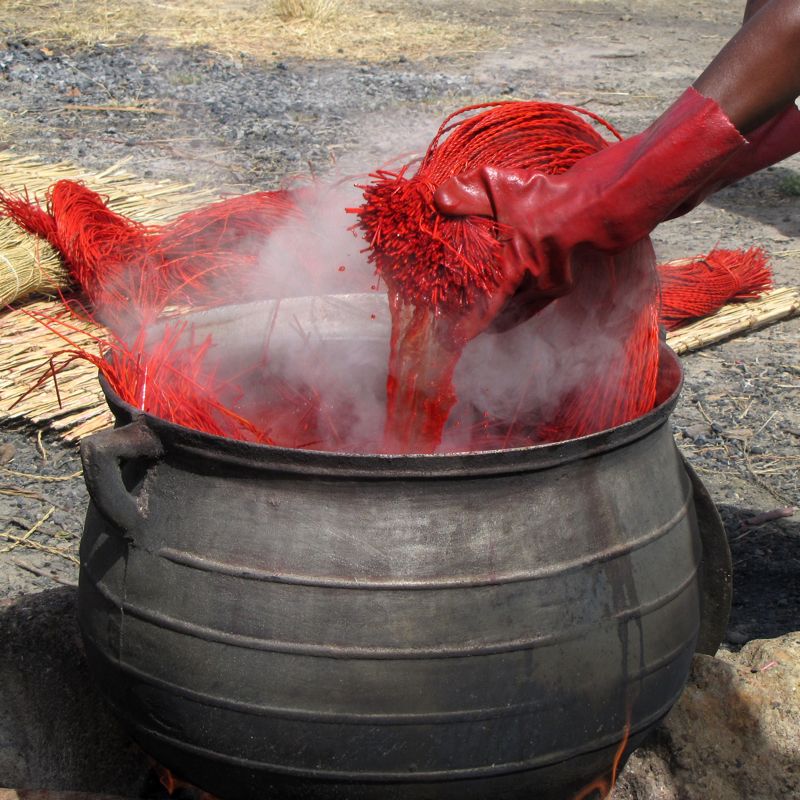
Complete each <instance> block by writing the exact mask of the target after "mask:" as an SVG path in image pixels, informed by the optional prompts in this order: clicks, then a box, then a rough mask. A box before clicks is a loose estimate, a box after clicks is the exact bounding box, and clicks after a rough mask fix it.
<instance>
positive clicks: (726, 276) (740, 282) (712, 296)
mask: <svg viewBox="0 0 800 800" xmlns="http://www.w3.org/2000/svg"><path fill="white" fill-rule="evenodd" d="M658 278H659V282H660V284H661V312H660V316H661V324H662V325H663V326H664V327H665V328H666V329H667V330H668V331H671V330H675V328H679V327H680V326H681V325H685V324H686V323H687V322H691V321H692V320H694V319H700V318H701V317H706V316H708V315H710V314H714V313H716V312H717V311H719V309H720V308H722V306H724V305H725V304H726V303H731V302H737V301H743V300H754V299H756V298H757V297H760V296H761V295H762V294H763V293H764V292H767V291H769V290H770V289H771V288H772V272H771V271H770V268H769V265H768V263H767V254H766V253H765V252H764V250H762V249H761V248H760V247H752V248H750V249H749V250H745V251H742V250H712V251H711V252H710V253H708V254H707V255H704V256H697V257H695V258H688V259H682V260H680V261H669V262H667V263H666V264H661V265H660V266H659V267H658Z"/></svg>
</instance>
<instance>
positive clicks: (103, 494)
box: [81, 417, 164, 533]
mask: <svg viewBox="0 0 800 800" xmlns="http://www.w3.org/2000/svg"><path fill="white" fill-rule="evenodd" d="M163 452H164V448H163V446H162V444H161V440H160V439H159V438H158V437H157V436H156V435H155V434H154V433H153V432H152V431H151V430H150V428H148V427H147V423H146V422H145V421H144V418H143V417H139V418H138V419H136V420H134V421H133V422H131V423H130V424H129V425H125V426H124V427H122V428H110V429H109V430H105V431H100V432H99V433H94V434H92V435H91V436H87V437H86V438H85V439H82V440H81V461H82V462H83V479H84V480H85V481H86V487H87V489H88V490H89V496H90V497H91V498H92V502H93V503H94V504H95V505H96V506H97V508H98V509H99V510H100V511H101V512H102V514H103V515H104V516H105V517H107V518H108V519H109V520H111V522H113V523H114V524H115V525H116V526H117V527H119V528H120V529H121V530H122V531H123V532H125V533H128V532H130V531H133V530H134V529H135V528H137V527H138V526H139V523H140V522H141V521H142V520H143V519H144V514H143V512H142V509H141V507H140V505H139V502H138V500H137V498H136V496H135V495H133V494H131V493H130V492H129V491H128V489H127V488H126V486H125V484H124V483H123V480H122V462H123V461H126V460H129V459H132V458H157V457H158V456H160V455H161V454H162V453H163Z"/></svg>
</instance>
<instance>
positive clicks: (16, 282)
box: [0, 219, 70, 306]
mask: <svg viewBox="0 0 800 800" xmlns="http://www.w3.org/2000/svg"><path fill="white" fill-rule="evenodd" d="M69 285H70V276H69V272H68V271H67V268H66V267H65V266H64V264H63V262H62V261H61V258H60V256H59V255H58V253H56V251H55V250H54V249H53V248H52V247H51V246H50V245H49V244H48V243H47V242H44V241H42V240H41V239H40V238H38V237H36V236H31V235H29V234H27V233H24V232H23V231H21V230H20V229H19V228H18V227H17V226H16V225H15V224H14V223H13V222H11V221H10V220H5V219H3V220H0V306H5V305H8V304H9V303H13V302H14V301H15V300H20V299H22V298H25V297H28V296H29V295H32V294H40V295H50V296H53V295H56V294H58V292H59V291H61V290H62V289H65V288H67V287H68V286H69Z"/></svg>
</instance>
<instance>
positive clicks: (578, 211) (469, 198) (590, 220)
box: [435, 89, 746, 330]
mask: <svg viewBox="0 0 800 800" xmlns="http://www.w3.org/2000/svg"><path fill="white" fill-rule="evenodd" d="M745 145H746V142H745V140H744V138H743V137H742V136H741V134H740V133H739V132H738V131H737V130H736V128H735V127H734V126H733V124H732V123H731V122H730V120H729V119H728V118H727V116H726V115H725V113H724V112H723V111H722V109H721V108H720V107H719V105H718V104H717V103H716V102H714V101H713V100H710V99H708V98H705V97H703V96H702V95H700V94H699V93H698V92H696V91H695V90H694V89H687V90H686V92H684V94H683V95H682V96H681V97H680V98H679V99H678V100H677V101H676V102H675V103H674V104H673V105H672V106H671V107H670V108H669V109H668V110H667V111H666V112H665V113H664V114H663V115H662V116H661V117H659V119H658V120H656V121H655V122H654V123H653V124H652V125H651V126H650V127H649V128H647V129H646V130H645V131H644V132H643V133H640V134H638V135H637V136H633V137H631V138H630V139H626V140H624V141H622V142H619V143H616V144H613V145H611V146H609V147H608V148H606V149H605V150H601V151H600V152H599V153H596V154H594V155H591V156H589V157H587V158H585V159H583V160H581V161H579V162H578V163H577V164H575V165H574V166H573V167H572V168H571V169H570V170H568V171H567V172H565V173H563V174H561V175H555V176H553V175H543V174H541V173H534V172H531V171H526V170H503V169H498V168H495V167H482V168H480V169H477V170H473V171H471V172H467V173H465V174H463V175H457V176H455V177H454V178H451V179H450V180H448V181H446V182H445V183H444V184H442V186H440V187H439V189H438V191H437V192H436V195H435V201H436V205H437V207H438V209H439V211H441V212H442V213H444V214H448V215H452V216H465V215H472V214H475V215H479V216H491V217H494V218H495V219H496V220H497V221H498V222H500V223H503V224H504V225H506V226H508V227H509V229H510V231H511V233H510V234H509V238H508V240H507V241H506V242H505V245H504V248H503V252H502V256H501V264H500V265H499V267H500V269H502V271H503V273H504V277H505V278H506V285H507V286H508V287H509V292H508V294H509V296H510V295H511V294H513V293H514V291H515V290H516V289H520V287H521V290H522V292H521V294H520V296H519V297H518V298H515V300H516V302H514V303H511V304H510V305H508V306H507V308H506V310H502V311H500V313H499V315H498V317H497V319H496V320H495V323H494V325H493V327H494V329H495V330H504V329H506V328H508V327H511V326H512V325H514V324H517V323H519V322H521V321H523V320H524V319H527V317H529V316H531V314H533V313H535V312H536V311H538V310H540V309H541V308H543V307H544V305H546V304H547V303H549V302H550V301H551V300H553V299H555V298H556V297H559V296H561V295H563V294H566V293H567V292H568V291H569V290H570V288H571V287H572V267H571V260H572V256H573V253H575V252H576V251H577V250H578V249H579V248H580V249H583V248H595V249H598V250H602V251H604V252H608V253H615V252H620V251H622V250H624V249H626V248H627V247H630V246H631V245H633V244H634V243H635V242H637V241H639V240H640V239H643V238H644V237H646V236H647V235H648V234H649V233H650V231H651V230H652V229H653V228H654V227H655V226H656V225H658V223H659V222H661V221H663V220H664V219H666V218H667V217H669V216H670V214H671V213H673V212H674V211H675V209H676V208H678V206H679V205H680V204H681V203H682V202H684V201H685V200H686V198H687V197H689V196H690V195H691V194H692V193H693V192H697V190H698V188H699V187H701V186H704V185H705V184H706V183H707V182H708V181H710V180H711V179H712V178H713V176H714V175H716V174H717V173H718V172H719V171H720V170H721V169H722V168H723V167H724V166H725V165H726V164H727V162H729V161H730V159H731V158H733V157H734V155H736V154H737V153H738V152H740V151H741V149H742V148H743V147H745ZM495 300H496V299H495Z"/></svg>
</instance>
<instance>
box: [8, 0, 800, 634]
mask: <svg viewBox="0 0 800 800" xmlns="http://www.w3.org/2000/svg"><path fill="white" fill-rule="evenodd" d="M405 5H407V6H410V7H412V8H413V6H414V4H413V3H410V2H409V3H405ZM436 13H437V14H439V15H440V16H442V17H443V18H446V17H447V16H448V15H450V16H452V17H456V16H460V17H462V18H465V19H475V20H480V21H482V22H483V23H491V21H492V19H491V16H492V15H495V18H496V22H497V28H498V29H499V30H501V31H504V32H505V35H506V36H507V40H508V47H507V48H505V49H504V50H502V51H499V52H493V53H476V54H471V55H466V56H465V55H459V56H457V57H455V56H454V57H452V58H437V59H429V60H427V61H424V62H416V63H411V62H410V61H408V60H406V59H404V58H403V57H402V56H401V57H400V59H395V60H394V61H392V62H391V63H388V62H387V63H366V62H365V63H352V62H349V61H347V60H346V54H344V55H343V58H342V60H340V61H329V62H312V61H299V60H294V61H289V60H286V61H280V60H277V58H276V60H275V61H272V62H270V63H266V64H265V63H262V62H257V61H255V60H253V59H252V58H249V57H244V56H243V57H242V58H240V59H232V58H230V57H226V56H220V55H218V54H215V53H212V52H210V51H208V50H204V49H194V50H182V49H177V48H172V47H165V46H163V44H161V43H159V42H157V41H154V40H150V39H147V38H144V39H142V40H140V41H136V42H134V43H132V44H130V45H128V46H125V47H113V48H109V47H103V46H97V47H94V48H91V49H75V48H70V47H67V46H63V47H58V48H56V47H53V46H52V45H51V46H48V47H46V48H43V46H42V45H41V43H40V42H39V41H37V40H35V39H19V38H18V39H9V40H8V41H6V42H5V43H4V42H2V41H0V85H1V86H2V92H0V123H3V124H4V126H5V127H4V128H2V129H0V134H4V135H5V141H6V147H9V148H10V149H12V150H13V151H15V152H17V153H20V154H32V153H38V154H40V155H42V156H43V157H44V158H46V159H48V160H62V159H67V160H72V161H75V162H78V163H80V164H81V165H83V166H86V167H90V168H94V169H98V170H100V169H104V168H106V167H108V166H109V165H110V164H112V163H115V162H116V161H118V160H119V159H121V158H128V159H129V164H128V166H129V168H130V169H131V170H132V171H134V172H136V173H138V174H140V175H142V176H144V177H156V178H170V179H174V180H180V181H183V180H193V181H195V182H196V183H199V184H201V185H205V186H209V187H213V188H214V189H218V190H221V191H229V192H242V191H245V190H251V189H255V188H269V187H272V186H275V185H277V184H279V183H280V182H281V180H283V179H284V177H285V176H286V175H288V174H292V173H297V172H303V171H307V170H308V169H312V170H313V171H316V172H324V171H327V170H330V169H331V168H333V167H335V168H336V169H337V170H339V171H340V172H343V173H350V172H360V171H363V170H365V169H366V168H371V167H375V166H377V165H379V164H381V163H382V162H383V161H384V160H385V159H387V158H390V157H392V156H395V155H397V154H400V153H408V152H411V151H414V150H416V149H418V148H419V147H420V146H422V145H423V144H424V143H425V142H426V141H427V140H428V139H429V138H430V137H431V135H432V134H433V132H434V131H435V128H436V126H437V121H438V120H440V119H441V118H442V117H443V116H444V115H445V114H446V113H448V112H449V111H451V110H453V109H455V108H457V107H459V106H461V105H464V104H467V103H471V102H480V101H482V100H485V99H488V98H500V97H508V96H518V97H523V96H536V97H542V98H551V99H556V100H559V101H563V102H571V103H581V104H585V105H586V106H587V107H589V108H591V109H592V110H594V111H597V112H598V113H600V114H602V115H604V116H606V117H607V118H609V119H610V120H612V121H613V122H614V123H615V124H617V125H618V126H619V127H620V129H621V130H622V131H623V132H624V133H632V132H634V131H635V130H637V129H638V128H640V127H642V126H643V125H645V124H646V123H647V121H649V120H650V119H652V118H653V116H654V115H655V114H656V113H657V111H658V109H661V108H663V107H664V106H665V105H666V104H667V103H668V102H669V100H670V99H671V98H672V97H674V96H675V95H676V94H677V93H679V92H680V91H681V90H682V89H683V88H684V86H686V85H687V84H688V83H689V82H690V81H691V80H692V79H693V77H694V76H696V75H697V74H698V73H699V71H700V70H701V69H702V67H703V66H704V65H705V63H707V61H708V60H709V59H710V57H711V56H712V55H713V53H714V52H716V50H717V49H718V48H719V47H720V45H721V44H722V43H723V42H724V41H725V39H726V38H727V37H728V36H729V35H730V34H731V33H732V31H733V30H734V29H735V26H736V24H737V20H738V18H739V16H740V8H739V4H738V3H728V2H723V3H714V4H711V3H708V4H705V3H691V2H689V0H676V2H670V3H666V2H663V0H650V2H642V3H636V4H617V3H614V4H610V3H578V2H576V3H564V4H559V8H557V9H553V8H550V9H544V8H542V9H541V10H539V11H537V12H535V13H533V12H532V11H531V9H530V7H529V4H527V3H521V2H516V3H515V2H502V3H500V4H497V6H496V7H495V6H492V7H491V8H489V7H488V6H486V5H485V4H482V3H477V2H466V3H458V4H456V3H454V2H442V3H438V4H436ZM519 20H525V23H526V24H525V25H524V26H521V25H520V24H519ZM0 32H2V21H0ZM111 104H118V105H121V106H135V105H142V106H144V107H145V108H146V109H147V113H145V112H136V111H117V112H109V111H98V110H91V109H88V110H87V109H86V108H85V107H87V106H89V107H92V106H94V107H97V106H108V105H111ZM798 181H800V160H798V159H797V158H794V159H791V160H790V161H788V162H785V163H784V164H783V165H781V166H779V167H775V168H772V169H770V170H767V171H765V172H764V173H762V174H760V175H758V176H755V177H753V178H750V179H747V180H745V181H743V182H741V183H740V184H739V185H738V186H736V187H732V188H729V189H727V190H725V191H724V192H722V193H720V194H719V195H718V196H717V197H715V198H713V199H712V201H710V202H709V203H707V204H705V205H704V206H703V207H702V208H700V209H698V210H697V211H696V212H694V213H693V214H692V215H691V216H690V217H688V218H686V219H683V220H676V221H674V222H671V223H669V224H667V225H664V226H662V227H661V228H660V229H659V230H658V231H657V232H656V235H655V236H654V240H655V243H656V246H657V250H658V252H659V255H660V257H662V258H663V259H667V258H672V257H678V256H686V255H690V254H693V253H696V252H703V251H706V250H708V249H710V248H711V247H713V246H715V245H719V246H721V247H745V246H750V245H753V244H760V245H763V246H764V247H766V248H767V249H768V250H769V251H770V252H771V253H772V255H773V259H774V267H775V272H776V279H777V283H779V284H794V285H797V284H800V258H798V250H797V248H798V245H797V240H798V237H800V203H798V199H797V196H796V194H793V192H794V191H796V186H797V184H798ZM798 334H800V320H798V319H795V320H792V321H789V322H784V323H781V324H779V325H776V326H773V327H771V328H768V329H766V330H763V331H759V332H756V333H753V334H750V335H748V336H746V337H739V338H736V339H734V340H731V341H728V342H725V343H723V344H720V345H717V346H715V347H712V348H709V349H707V350H705V351H703V352H700V353H696V354H693V355H689V356H687V357H684V358H683V364H684V367H685V370H686V381H685V386H684V390H683V395H682V399H681V402H680V404H679V406H678V408H677V410H676V412H675V414H674V416H673V419H672V424H673V428H674V431H675V435H676V439H677V441H678V445H679V447H680V448H681V450H682V452H683V453H684V454H685V455H686V457H687V458H688V460H689V461H690V462H691V464H692V465H693V466H694V467H695V469H696V470H697V471H698V473H699V474H700V476H701V477H702V479H703V480H704V482H705V483H706V484H707V486H708V488H709V490H710V492H711V494H712V496H713V497H714V499H715V501H716V502H717V504H718V506H719V508H720V511H721V514H722V516H723V519H724V521H725V525H726V529H727V534H728V538H729V541H730V544H731V550H732V554H733V562H734V608H733V614H732V618H731V623H730V627H729V630H728V633H727V642H726V646H727V647H729V648H737V647H739V646H741V645H742V644H743V643H745V642H747V641H749V640H751V639H754V638H762V637H773V636H778V635H781V634H783V633H787V632H789V631H794V630H797V628H798V620H800V579H799V578H798V576H800V520H799V519H798V516H794V517H792V516H786V517H781V518H777V519H771V520H769V521H766V522H764V521H763V520H759V515H762V514H764V512H772V511H775V510H776V509H783V508H787V507H791V506H798V505H800V487H798V477H797V476H798V466H799V464H798V462H799V461H800V450H798V446H797V445H798V439H799V438H800V404H799V403H798V388H800V380H798V375H800V362H799V361H798V348H797V341H798ZM37 434H39V432H38V431H36V430H32V429H30V428H24V427H23V428H20V427H12V426H8V425H5V426H4V427H2V429H1V430H0V444H2V445H3V447H4V449H3V450H0V463H2V466H0V487H1V488H0V519H1V520H2V523H1V524H2V526H3V527H2V530H3V531H5V540H4V541H0V599H3V598H5V599H8V600H10V599H11V598H14V597H17V596H19V595H21V594H26V593H32V592H38V591H42V590H45V589H51V588H54V586H56V584H57V583H74V582H75V581H76V580H77V568H76V564H75V556H76V554H77V541H78V538H79V535H80V530H81V525H82V517H83V513H84V509H85V506H86V501H87V497H86V492H85V489H84V487H83V483H82V480H81V478H80V477H79V470H80V462H79V459H78V456H77V452H76V450H75V449H74V448H72V447H68V446H64V445H63V444H61V443H60V442H59V441H58V440H56V439H55V438H53V437H52V436H51V435H49V434H47V433H45V434H44V435H43V436H38V438H37ZM19 473H26V474H31V475H33V477H23V476H21V475H20V474H19ZM51 510H52V511H51ZM787 513H788V512H787ZM37 523H38V524H39V526H40V527H39V528H37V529H36V530H33V532H30V531H31V530H32V529H33V527H34V526H35V525H37ZM753 523H756V524H753ZM9 536H15V537H26V536H27V537H29V538H28V539H27V542H28V544H27V545H18V546H15V547H13V548H12V545H13V544H14V542H13V541H11V540H9V538H8V537H9ZM41 548H48V549H41Z"/></svg>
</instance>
